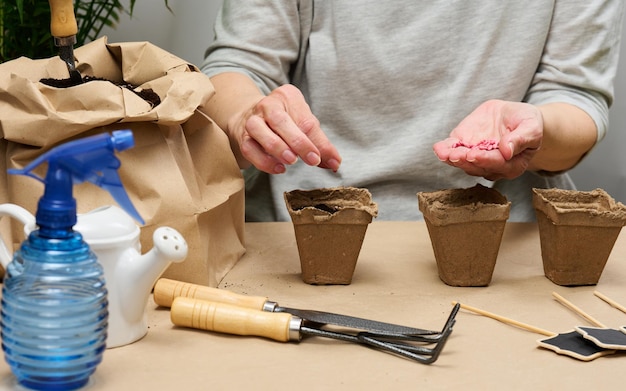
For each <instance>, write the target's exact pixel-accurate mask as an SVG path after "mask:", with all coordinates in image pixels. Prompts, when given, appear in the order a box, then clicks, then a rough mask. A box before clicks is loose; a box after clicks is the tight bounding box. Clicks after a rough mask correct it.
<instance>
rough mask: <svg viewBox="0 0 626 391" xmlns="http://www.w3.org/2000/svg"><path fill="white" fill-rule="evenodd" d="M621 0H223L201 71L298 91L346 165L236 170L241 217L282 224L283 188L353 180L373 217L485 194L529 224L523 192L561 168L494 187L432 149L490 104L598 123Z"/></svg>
mask: <svg viewBox="0 0 626 391" xmlns="http://www.w3.org/2000/svg"><path fill="white" fill-rule="evenodd" d="M623 8H624V4H623V1H621V0H608V1H602V2H600V1H589V0H564V1H556V0H555V1H549V0H535V1H518V0H515V1H503V0H447V1H420V0H402V1H401V0H394V1H389V2H385V1H380V0H360V1H331V0H319V1H315V0H313V1H305V0H302V1H288V0H276V1H270V0H266V1H263V2H250V1H246V0H226V1H225V2H224V6H223V8H222V10H221V11H220V13H219V15H218V18H217V21H216V24H215V34H216V40H215V42H214V43H213V44H212V45H211V46H210V47H209V49H208V50H207V57H206V60H205V62H204V64H203V66H202V70H203V72H204V73H206V74H207V75H209V76H213V75H216V74H218V73H221V72H232V71H234V72H242V73H244V74H246V75H249V76H250V77H251V78H252V79H253V80H254V81H255V82H256V83H257V85H258V86H259V87H260V88H261V90H262V91H263V92H265V93H268V92H269V91H271V90H273V89H274V88H276V87H278V86H280V85H282V84H286V83H292V84H294V85H296V86H298V87H299V88H300V89H301V90H302V92H303V93H304V96H305V98H306V100H307V102H308V103H309V105H310V106H311V109H312V111H313V113H314V114H315V115H316V116H317V118H318V119H319V120H320V122H321V127H322V129H323V130H324V131H325V133H326V134H327V136H328V137H329V139H330V140H331V142H332V143H333V144H334V145H335V146H336V147H337V148H338V150H339V153H340V154H341V156H342V158H343V162H342V165H341V168H340V169H339V171H338V172H337V173H333V172H331V171H329V170H324V169H320V168H316V167H309V166H307V165H306V164H304V163H302V162H299V163H297V164H295V165H293V166H290V167H288V168H287V172H286V173H285V174H281V175H273V176H270V177H268V176H266V175H259V173H258V172H256V173H255V172H247V173H246V174H247V193H246V198H247V218H248V219H249V220H251V221H254V220H257V221H258V220H274V219H275V220H283V221H284V220H288V219H289V216H288V214H287V211H286V208H285V205H284V201H283V192H285V191H290V190H293V189H311V188H318V187H334V186H356V187H364V188H367V189H369V190H370V191H371V192H372V195H373V198H374V201H376V202H377V203H378V205H379V219H382V220H420V219H421V218H422V216H421V213H420V212H419V210H418V207H417V198H416V193H417V192H420V191H433V190H439V189H444V188H459V187H469V186H473V185H474V184H476V183H482V184H484V185H488V186H492V187H495V188H497V189H498V190H499V191H501V192H502V193H503V194H504V195H505V196H506V197H507V198H508V199H509V200H510V201H511V202H512V208H511V218H510V221H531V220H533V219H534V211H533V209H532V205H531V199H532V198H531V197H532V192H531V189H532V188H533V187H544V188H545V187H559V188H573V184H572V182H571V180H570V179H569V177H568V176H567V175H566V174H564V173H563V174H559V175H539V174H537V173H531V172H527V173H525V174H524V175H522V176H520V177H518V178H516V179H514V180H501V181H497V182H495V183H492V182H489V181H486V180H485V179H482V178H477V177H471V176H468V175H466V174H465V173H464V172H463V171H461V170H459V169H457V168H453V167H450V166H448V165H446V164H444V163H442V162H440V161H439V160H438V159H437V157H436V156H435V155H434V153H433V150H432V145H433V144H434V143H435V142H437V141H440V140H442V139H444V138H446V137H447V136H448V135H449V133H450V131H451V130H452V129H453V128H454V127H455V126H456V125H457V124H458V123H459V122H460V121H461V120H462V119H463V118H464V117H465V116H467V115H468V114H469V113H470V112H471V111H473V110H474V109H475V108H476V107H477V106H478V105H479V104H481V103H482V102H484V101H486V100H488V99H503V100H510V101H524V102H528V103H532V104H536V105H537V104H544V103H548V102H567V103H571V104H574V105H576V106H578V107H580V108H581V109H583V110H584V111H586V112H587V113H588V114H589V115H590V116H591V117H592V118H593V120H594V121H595V123H596V125H597V127H598V141H599V140H601V139H602V138H603V136H604V134H605V132H606V130H607V128H608V107H609V106H610V104H611V102H612V99H613V79H614V77H615V73H616V69H617V60H618V54H619V53H618V51H619V39H620V36H621V22H622V15H623Z"/></svg>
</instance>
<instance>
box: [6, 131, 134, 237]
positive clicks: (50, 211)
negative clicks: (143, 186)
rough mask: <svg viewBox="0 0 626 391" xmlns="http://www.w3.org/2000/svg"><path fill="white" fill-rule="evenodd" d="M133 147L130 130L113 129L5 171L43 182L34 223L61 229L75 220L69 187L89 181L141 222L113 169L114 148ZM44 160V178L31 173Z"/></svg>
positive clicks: (116, 161) (115, 161) (116, 164)
mask: <svg viewBox="0 0 626 391" xmlns="http://www.w3.org/2000/svg"><path fill="white" fill-rule="evenodd" d="M133 146H134V140H133V134H132V132H131V131H130V130H118V131H114V132H113V133H112V135H109V134H107V133H103V134H99V135H96V136H91V137H86V138H83V139H79V140H75V141H71V142H68V143H66V144H63V145H60V146H58V147H56V148H54V149H52V150H50V151H48V152H46V153H45V154H43V155H41V156H39V157H38V158H37V159H35V160H34V161H33V162H31V163H30V164H29V165H27V166H26V167H24V168H23V169H21V170H19V169H10V170H9V173H10V174H20V175H26V176H29V177H31V178H35V179H37V180H38V181H40V182H42V183H44V185H45V192H44V195H43V197H41V199H40V200H39V206H38V209H37V224H38V225H39V226H40V227H42V226H45V227H47V228H51V229H59V228H61V229H63V228H71V227H72V226H73V225H74V224H75V223H76V201H75V200H74V198H73V196H72V187H73V185H75V184H79V183H82V182H91V183H93V184H95V185H96V186H99V187H101V188H103V189H105V190H107V191H108V192H109V193H110V194H111V196H113V198H114V199H115V201H116V202H117V203H118V204H119V205H120V206H121V207H122V208H123V209H124V210H125V211H126V212H127V213H128V214H130V215H131V216H132V217H133V218H135V219H136V220H137V221H139V222H140V223H141V224H143V223H144V221H143V219H142V218H141V216H140V215H139V213H138V212H137V210H136V209H135V207H134V206H133V204H132V202H131V200H130V198H129V197H128V194H126V191H125V190H124V186H123V185H122V181H121V179H120V177H119V174H118V172H117V170H118V169H119V167H120V165H121V164H120V161H119V159H118V158H117V157H116V156H115V151H123V150H125V149H128V148H132V147H133ZM44 162H47V163H48V172H47V174H46V177H45V179H43V178H41V177H39V176H37V175H36V174H34V173H33V172H32V171H33V170H34V169H35V168H36V167H38V166H39V165H41V164H42V163H44Z"/></svg>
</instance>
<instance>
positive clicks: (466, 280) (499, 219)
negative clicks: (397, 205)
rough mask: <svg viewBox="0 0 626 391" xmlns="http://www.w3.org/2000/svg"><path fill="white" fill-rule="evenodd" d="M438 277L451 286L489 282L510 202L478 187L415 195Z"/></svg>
mask: <svg viewBox="0 0 626 391" xmlns="http://www.w3.org/2000/svg"><path fill="white" fill-rule="evenodd" d="M417 199H418V203H419V209H420V211H421V212H422V213H423V214H424V220H425V221H426V226H427V228H428V234H429V235H430V241H431V244H432V246H433V250H434V253H435V260H436V262H437V269H438V271H439V278H440V279H441V280H442V281H443V282H445V283H446V284H448V285H452V286H487V285H489V283H490V282H491V277H492V275H493V270H494V268H495V265H496V259H497V257H498V251H499V249H500V242H501V241H502V234H503V232H504V227H505V224H506V221H507V219H508V218H509V210H510V207H511V203H510V202H509V201H508V200H507V199H506V197H504V196H503V195H502V194H500V193H499V192H498V191H497V190H495V189H491V188H488V187H485V186H482V185H480V184H478V185H476V186H474V187H471V188H467V189H445V190H439V191H433V192H420V193H417Z"/></svg>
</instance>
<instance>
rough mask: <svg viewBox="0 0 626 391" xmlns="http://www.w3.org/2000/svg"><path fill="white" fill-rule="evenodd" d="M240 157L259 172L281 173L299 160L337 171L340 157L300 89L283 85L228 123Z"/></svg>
mask: <svg viewBox="0 0 626 391" xmlns="http://www.w3.org/2000/svg"><path fill="white" fill-rule="evenodd" d="M229 128H230V131H231V134H232V135H233V136H234V137H235V139H236V140H237V143H238V144H239V149H240V151H241V154H242V156H243V157H244V158H245V159H246V160H247V161H248V162H250V163H251V164H253V165H254V166H256V167H257V168H258V169H259V170H261V171H265V172H267V173H270V174H281V173H284V172H285V171H286V166H287V165H291V164H294V163H296V162H297V161H298V158H300V159H302V160H303V161H304V162H305V163H306V164H308V165H310V166H318V167H322V168H328V169H331V170H333V171H337V170H338V169H339V165H340V164H341V156H340V155H339V153H338V152H337V149H336V148H335V147H334V146H333V145H332V144H331V142H330V141H329V140H328V138H327V137H326V135H325V134H324V132H323V131H322V129H321V128H320V123H319V121H318V119H317V118H316V117H315V116H314V115H313V113H312V112H311V109H310V108H309V105H308V104H307V103H306V101H305V100H304V97H303V95H302V93H301V92H300V90H298V89H297V88H296V87H294V86H292V85H283V86H281V87H278V88H277V89H275V90H274V91H272V92H271V93H270V94H269V95H267V96H265V97H263V98H262V99H261V100H259V101H258V102H257V103H256V104H255V105H254V107H252V108H251V109H249V110H247V111H244V112H242V113H241V114H240V115H238V116H236V117H235V118H234V119H233V122H232V123H230V124H229Z"/></svg>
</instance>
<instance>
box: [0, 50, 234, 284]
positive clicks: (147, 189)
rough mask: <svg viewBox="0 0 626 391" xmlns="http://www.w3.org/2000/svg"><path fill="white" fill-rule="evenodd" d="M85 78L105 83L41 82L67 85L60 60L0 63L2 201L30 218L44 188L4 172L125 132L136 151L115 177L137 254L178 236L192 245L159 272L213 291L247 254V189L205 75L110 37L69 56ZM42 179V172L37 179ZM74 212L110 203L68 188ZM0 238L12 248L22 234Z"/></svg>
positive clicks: (85, 187)
mask: <svg viewBox="0 0 626 391" xmlns="http://www.w3.org/2000/svg"><path fill="white" fill-rule="evenodd" d="M74 53H75V56H76V58H77V69H78V70H79V71H80V73H81V75H82V76H83V77H85V76H95V77H97V78H102V79H106V80H103V81H89V82H87V83H84V84H81V85H78V86H74V87H69V88H55V87H49V86H47V85H44V84H43V83H41V82H40V80H41V79H43V78H53V79H67V78H68V76H69V75H68V72H67V68H66V66H65V64H64V63H63V62H62V61H61V60H60V59H59V58H58V57H54V58H49V59H43V60H32V59H29V58H24V57H22V58H19V59H16V60H13V61H9V62H6V63H3V64H0V135H1V136H2V139H1V140H0V153H2V156H4V157H5V159H2V161H1V162H0V169H2V173H1V174H0V186H1V188H0V202H1V203H6V202H12V203H15V204H18V205H21V206H23V207H24V208H26V209H28V210H29V211H31V212H32V213H33V214H34V213H35V211H36V206H37V201H38V200H39V198H40V197H41V195H42V194H43V185H42V184H41V183H39V182H38V181H35V180H33V179H32V178H27V177H24V176H16V175H7V174H6V170H7V169H8V168H21V167H23V166H25V165H26V164H28V163H30V162H31V161H32V160H33V159H35V158H36V157H37V156H39V155H41V154H42V153H44V152H46V151H47V150H49V149H50V148H52V147H54V146H56V145H58V144H60V143H63V142H66V141H68V140H70V139H75V138H80V137H86V136H90V135H93V134H97V133H102V132H111V131H113V130H119V129H131V130H133V134H134V137H135V147H134V148H132V149H129V150H126V151H122V152H120V153H118V154H117V156H118V158H120V160H121V162H122V166H121V168H120V169H119V174H120V177H121V179H122V183H123V184H124V186H125V188H126V191H127V193H128V195H129V196H130V199H131V200H132V202H133V204H134V205H135V207H136V208H137V210H138V211H139V213H140V214H141V216H142V217H143V218H144V220H145V222H146V223H145V225H144V226H143V227H142V228H141V244H142V249H143V252H146V251H148V250H149V249H150V248H152V233H153V232H154V230H155V229H156V228H158V227H159V226H170V227H172V228H174V229H176V230H178V231H179V232H180V233H181V234H182V235H183V236H184V238H185V240H186V241H187V242H188V244H189V255H188V257H187V259H186V260H185V261H184V262H182V263H179V264H173V265H172V266H170V268H169V269H168V270H167V271H166V272H165V273H164V276H166V277H168V278H173V279H178V280H183V281H188V282H193V283H197V284H203V285H209V286H216V285H217V284H218V283H219V281H220V280H221V279H222V278H223V276H224V275H225V274H226V273H227V272H228V270H230V268H231V267H232V266H234V265H235V263H236V262H237V261H238V260H239V258H240V257H241V256H242V255H243V253H244V252H245V249H244V183H243V178H242V176H241V172H240V170H239V168H238V166H237V163H236V160H235V157H234V155H233V153H232V151H231V149H230V146H229V142H228V138H227V136H226V135H225V133H224V132H223V131H222V130H221V129H220V128H219V127H218V126H217V125H216V124H215V123H214V122H213V121H212V120H211V119H210V118H209V117H208V116H207V115H205V114H204V113H203V111H202V108H203V106H204V105H206V104H207V102H208V100H209V98H210V97H211V96H212V95H213V94H214V89H213V86H212V84H211V82H210V81H209V79H208V77H207V76H205V75H204V74H202V73H201V72H199V70H198V69H197V68H196V67H195V66H193V65H190V64H188V63H187V62H185V61H184V60H182V59H180V58H178V57H176V56H174V55H172V54H170V53H168V52H166V51H164V50H162V49H160V48H158V47H156V46H154V45H152V44H150V43H147V42H125V43H116V44H108V43H107V42H106V38H102V39H100V40H97V41H94V42H92V43H89V44H87V45H84V46H82V47H79V48H76V50H75V51H74ZM111 81H114V82H115V83H120V82H126V83H129V84H132V85H133V86H137V87H138V88H140V89H147V88H150V89H152V90H153V91H154V92H155V93H157V94H158V95H159V97H160V99H161V102H160V104H158V105H156V106H155V107H152V105H151V104H150V103H149V102H147V101H145V100H144V99H143V98H141V97H140V96H138V95H137V94H135V93H134V92H132V91H131V90H129V89H127V88H121V87H119V86H118V85H116V84H115V83H113V82H111ZM38 175H39V176H44V171H42V172H39V173H38ZM74 197H75V198H76V200H77V204H78V209H79V210H78V212H79V213H84V212H87V211H90V210H93V209H95V208H97V207H100V206H103V205H111V204H115V201H114V200H113V199H112V197H111V196H110V195H109V194H108V193H107V192H106V191H105V190H102V189H100V188H98V187H96V186H94V185H92V184H90V183H89V184H80V185H76V186H74ZM4 220H8V219H2V220H0V223H1V224H2V226H0V228H1V229H2V234H3V237H5V238H6V236H5V235H11V241H9V240H5V242H8V243H11V242H12V243H16V242H19V241H21V240H22V239H23V235H22V232H23V227H17V226H16V224H13V226H12V227H11V228H10V229H9V227H8V225H7V222H6V221H4Z"/></svg>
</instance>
